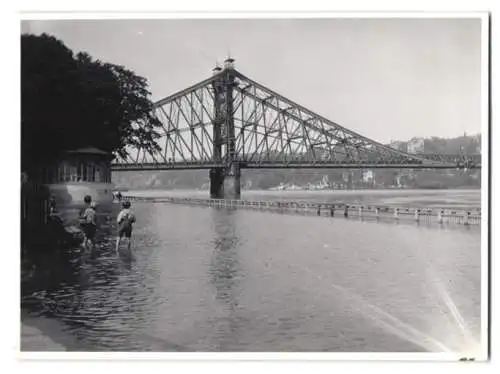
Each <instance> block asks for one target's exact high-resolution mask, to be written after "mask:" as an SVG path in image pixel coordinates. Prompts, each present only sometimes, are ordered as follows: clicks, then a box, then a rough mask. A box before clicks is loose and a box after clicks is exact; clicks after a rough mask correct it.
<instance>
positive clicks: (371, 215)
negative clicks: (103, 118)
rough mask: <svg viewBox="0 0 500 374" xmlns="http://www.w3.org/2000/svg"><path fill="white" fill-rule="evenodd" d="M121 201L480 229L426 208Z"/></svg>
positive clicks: (474, 220) (461, 216) (468, 214)
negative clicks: (412, 222) (455, 225)
mask: <svg viewBox="0 0 500 374" xmlns="http://www.w3.org/2000/svg"><path fill="white" fill-rule="evenodd" d="M122 199H123V200H129V201H143V202H154V203H170V204H184V205H198V206H207V207H216V208H233V209H237V208H241V209H255V210H264V211H270V212H277V213H296V214H304V215H317V216H324V217H343V218H363V219H365V218H366V219H373V220H384V221H405V222H408V221H414V222H423V223H429V224H434V223H436V224H457V225H480V224H481V211H480V210H469V211H467V210H456V209H455V210H451V209H430V208H401V207H392V206H375V205H360V204H346V203H324V202H310V201H268V200H264V201H259V200H229V199H200V198H189V197H161V198H160V197H139V196H123V198H122Z"/></svg>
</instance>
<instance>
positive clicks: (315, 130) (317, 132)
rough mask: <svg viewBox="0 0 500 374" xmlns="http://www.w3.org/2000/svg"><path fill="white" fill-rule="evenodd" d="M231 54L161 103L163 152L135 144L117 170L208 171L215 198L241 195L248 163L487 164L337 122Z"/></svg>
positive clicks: (361, 166)
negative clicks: (417, 149)
mask: <svg viewBox="0 0 500 374" xmlns="http://www.w3.org/2000/svg"><path fill="white" fill-rule="evenodd" d="M233 62H234V60H232V59H227V60H226V61H225V66H224V69H222V68H219V67H217V68H215V69H214V74H213V76H212V77H210V78H208V79H205V80H203V81H201V82H199V83H197V84H195V85H194V86H191V87H189V88H186V89H184V90H182V91H179V92H177V93H175V94H173V95H171V96H168V97H166V98H164V99H162V100H159V101H158V102H156V103H155V104H154V109H153V110H154V112H155V115H156V116H157V118H158V119H159V120H160V121H161V124H162V125H161V128H158V129H156V130H157V131H158V132H159V135H160V136H159V138H158V139H157V142H158V144H159V145H160V147H161V150H160V151H151V150H148V149H146V148H133V149H128V150H127V151H128V155H127V157H126V158H119V157H117V158H116V160H115V161H114V162H113V164H112V170H114V171H126V170H129V171H138V170H172V169H180V170H185V169H208V170H210V185H211V186H210V189H211V196H212V197H214V198H221V197H239V196H240V173H241V169H242V168H265V169H272V168H346V169H354V168H356V169H375V168H396V169H401V168H405V169H451V168H453V169H454V168H480V167H481V156H480V155H473V156H465V155H438V154H409V153H406V152H402V151H400V150H396V149H393V148H391V147H388V146H386V145H383V144H381V143H378V142H376V141H374V140H371V139H368V138H366V137H364V136H362V135H360V134H357V133H356V132H354V131H351V130H349V129H347V128H345V127H342V126H340V125H339V124H337V123H335V122H333V121H330V120H328V119H326V118H324V117H322V116H321V115H318V114H316V113H314V112H312V111H311V110H309V109H307V108H304V107H303V106H301V105H299V104H297V103H295V102H293V101H291V100H289V99H287V98H285V97H283V96H281V95H280V94H278V93H276V92H274V91H272V90H271V89H269V88H267V87H265V86H263V85H261V84H259V83H257V82H256V81H253V80H251V79H250V78H248V77H246V76H245V75H243V74H242V73H240V72H239V71H237V70H236V69H235V68H234V65H233Z"/></svg>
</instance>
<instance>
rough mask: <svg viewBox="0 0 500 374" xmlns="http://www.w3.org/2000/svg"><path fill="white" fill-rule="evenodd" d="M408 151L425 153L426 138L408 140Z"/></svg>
mask: <svg viewBox="0 0 500 374" xmlns="http://www.w3.org/2000/svg"><path fill="white" fill-rule="evenodd" d="M407 152H408V153H412V154H415V153H424V138H413V139H411V140H410V141H409V142H408V151H407Z"/></svg>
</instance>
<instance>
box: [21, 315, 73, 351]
mask: <svg viewBox="0 0 500 374" xmlns="http://www.w3.org/2000/svg"><path fill="white" fill-rule="evenodd" d="M21 351H22V352H40V351H41V352H56V351H66V348H65V347H64V346H63V345H61V344H59V343H56V342H55V341H54V340H52V339H51V338H49V337H48V336H47V335H46V334H44V333H43V332H42V331H41V330H39V329H37V328H36V327H33V326H30V325H28V324H26V323H24V322H21Z"/></svg>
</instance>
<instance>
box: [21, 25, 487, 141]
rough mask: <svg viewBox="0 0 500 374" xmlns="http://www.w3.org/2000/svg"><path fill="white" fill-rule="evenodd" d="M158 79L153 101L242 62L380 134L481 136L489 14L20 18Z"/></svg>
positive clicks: (381, 137) (385, 137)
mask: <svg viewBox="0 0 500 374" xmlns="http://www.w3.org/2000/svg"><path fill="white" fill-rule="evenodd" d="M21 31H22V32H23V33H25V32H29V33H33V34H40V33H42V32H45V33H48V34H51V35H53V36H56V37H57V38H59V39H61V40H62V41H63V42H64V43H65V44H66V45H67V46H68V47H69V48H71V49H72V50H73V51H74V52H80V51H85V52H88V53H89V54H90V55H91V56H93V57H94V58H97V59H100V60H103V61H106V62H111V63H115V64H120V65H124V66H125V67H127V68H129V69H131V70H133V71H135V73H136V74H138V75H141V76H143V77H145V78H147V79H148V81H149V88H150V91H151V93H152V99H153V100H154V101H156V100H159V99H161V98H163V97H165V96H168V95H170V94H172V93H174V92H176V91H179V90H182V89H184V88H186V87H188V86H190V85H193V84H195V83H197V82H199V81H201V80H203V79H205V78H208V77H209V76H210V75H211V73H212V69H213V67H214V66H215V64H216V62H219V63H222V62H223V61H224V59H225V58H226V57H227V56H228V55H230V56H231V57H232V58H234V59H235V60H236V61H235V65H236V69H237V70H239V71H240V72H241V73H243V74H244V75H246V76H248V77H249V78H251V79H253V80H255V81H257V82H259V83H261V84H263V85H265V86H267V87H269V88H270V89H272V90H274V91H277V92H278V93H280V94H281V95H283V96H285V97H287V98H289V99H290V100H292V101H295V102H297V103H299V104H301V105H303V106H305V107H306V108H308V109H310V110H312V111H314V112H316V113H318V114H320V115H322V116H324V117H326V118H328V119H330V120H332V121H334V122H336V123H338V124H340V125H342V126H344V127H346V128H349V129H351V130H353V131H355V132H358V133H360V134H362V135H365V136H367V137H369V138H372V139H374V140H377V141H380V142H389V141H390V140H408V139H410V138H412V137H430V136H439V137H457V136H461V135H463V134H464V132H467V133H468V134H477V133H480V132H481V21H480V19H397V18H392V19H335V18H331V19H267V20H265V19H237V20H234V19H233V20H231V19H205V20H188V19H170V20H168V19H166V20H88V21H86V20H43V21H34V20H33V21H22V25H21Z"/></svg>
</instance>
